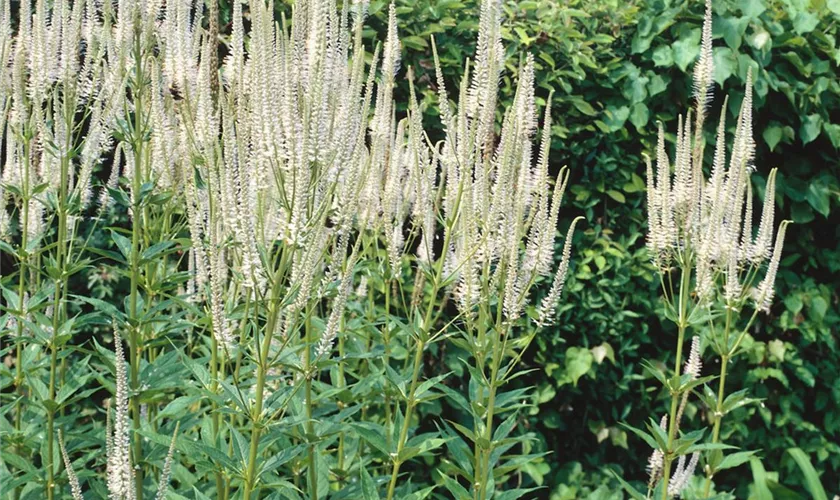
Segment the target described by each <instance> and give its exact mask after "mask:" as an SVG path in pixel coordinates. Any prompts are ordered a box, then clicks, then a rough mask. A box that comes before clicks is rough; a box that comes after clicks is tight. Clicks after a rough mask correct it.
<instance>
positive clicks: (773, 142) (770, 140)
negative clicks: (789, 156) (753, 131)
mask: <svg viewBox="0 0 840 500" xmlns="http://www.w3.org/2000/svg"><path fill="white" fill-rule="evenodd" d="M761 136H762V137H764V142H766V143H767V147H768V148H770V151H773V150H774V149H776V146H777V145H778V144H779V141H781V140H782V127H781V126H779V125H778V124H774V125H769V126H767V127H766V128H765V129H764V132H762V133H761Z"/></svg>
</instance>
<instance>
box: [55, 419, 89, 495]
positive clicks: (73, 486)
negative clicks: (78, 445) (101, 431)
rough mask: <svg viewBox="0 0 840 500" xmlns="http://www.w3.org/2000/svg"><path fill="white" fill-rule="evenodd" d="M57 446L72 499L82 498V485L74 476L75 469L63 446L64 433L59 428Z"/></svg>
mask: <svg viewBox="0 0 840 500" xmlns="http://www.w3.org/2000/svg"><path fill="white" fill-rule="evenodd" d="M58 446H59V448H61V459H62V460H63V461H64V469H65V470H66V471H67V481H68V482H69V483H70V494H71V495H73V500H83V497H82V487H81V486H80V485H79V478H78V477H76V471H74V470H73V464H72V463H70V457H69V456H68V455H67V450H66V449H65V448H64V435H63V433H62V432H61V429H59V430H58Z"/></svg>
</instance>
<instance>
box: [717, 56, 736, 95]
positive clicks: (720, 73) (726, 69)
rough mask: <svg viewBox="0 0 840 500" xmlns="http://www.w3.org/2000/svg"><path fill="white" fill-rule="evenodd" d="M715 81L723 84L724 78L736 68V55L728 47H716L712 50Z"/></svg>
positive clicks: (730, 74) (732, 73) (733, 72)
mask: <svg viewBox="0 0 840 500" xmlns="http://www.w3.org/2000/svg"><path fill="white" fill-rule="evenodd" d="M714 61H715V76H714V79H715V83H717V84H718V85H720V86H723V84H724V82H726V80H727V79H728V78H729V77H730V76H732V75H734V74H735V72H736V71H737V70H738V57H737V56H736V54H735V53H734V52H733V51H732V49H730V48H729V47H717V48H716V49H715V50H714Z"/></svg>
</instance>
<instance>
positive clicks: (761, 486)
mask: <svg viewBox="0 0 840 500" xmlns="http://www.w3.org/2000/svg"><path fill="white" fill-rule="evenodd" d="M750 468H751V469H752V474H753V495H754V498H755V500H773V494H772V493H770V488H769V487H768V486H767V472H766V471H765V470H764V466H763V465H761V460H759V459H758V457H752V458H750ZM750 498H753V497H750Z"/></svg>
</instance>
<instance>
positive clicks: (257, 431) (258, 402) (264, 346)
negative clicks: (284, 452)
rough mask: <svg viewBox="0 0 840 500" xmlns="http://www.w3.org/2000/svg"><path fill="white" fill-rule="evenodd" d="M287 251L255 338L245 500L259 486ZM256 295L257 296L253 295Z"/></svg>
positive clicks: (283, 255) (281, 259)
mask: <svg viewBox="0 0 840 500" xmlns="http://www.w3.org/2000/svg"><path fill="white" fill-rule="evenodd" d="M286 248H287V247H284V248H283V252H282V254H281V256H280V265H279V267H278V269H277V272H276V273H275V275H274V279H273V280H272V285H271V286H272V288H271V296H270V298H269V302H268V315H267V316H268V317H267V320H266V325H265V335H263V340H262V343H260V337H259V330H257V334H256V335H255V337H254V348H255V350H256V354H257V356H258V357H257V386H256V389H255V394H254V406H253V407H252V408H251V444H250V449H249V451H248V468H247V470H246V473H245V488H244V490H243V495H242V498H243V499H244V500H249V499H250V498H251V493H252V492H253V491H254V490H255V487H256V482H257V451H258V450H259V446H260V436H261V434H262V428H263V422H262V419H263V415H262V413H263V398H264V397H265V378H266V375H267V373H268V355H269V354H270V349H271V339H272V338H273V336H274V331H275V330H276V328H277V318H278V316H279V315H280V291H281V289H282V288H283V287H282V286H281V279H282V277H283V275H284V273H285V268H286V264H287V258H288V255H287V253H286ZM251 293H253V292H251Z"/></svg>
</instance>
